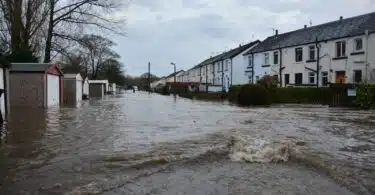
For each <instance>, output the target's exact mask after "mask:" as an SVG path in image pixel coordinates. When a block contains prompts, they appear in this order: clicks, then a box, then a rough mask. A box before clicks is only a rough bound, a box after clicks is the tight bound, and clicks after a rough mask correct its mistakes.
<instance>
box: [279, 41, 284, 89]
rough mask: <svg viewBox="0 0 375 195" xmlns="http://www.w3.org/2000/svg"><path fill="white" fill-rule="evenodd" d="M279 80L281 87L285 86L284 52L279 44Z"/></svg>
mask: <svg viewBox="0 0 375 195" xmlns="http://www.w3.org/2000/svg"><path fill="white" fill-rule="evenodd" d="M279 56H280V57H279V81H280V87H282V86H283V53H282V50H281V47H280V46H279Z"/></svg>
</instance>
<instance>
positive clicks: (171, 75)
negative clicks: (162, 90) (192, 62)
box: [165, 70, 183, 78]
mask: <svg viewBox="0 0 375 195" xmlns="http://www.w3.org/2000/svg"><path fill="white" fill-rule="evenodd" d="M180 72H183V70H179V71H177V72H175V73H172V74H170V75H168V76H166V77H165V78H170V77H173V76H174V75H177V74H178V73H180Z"/></svg>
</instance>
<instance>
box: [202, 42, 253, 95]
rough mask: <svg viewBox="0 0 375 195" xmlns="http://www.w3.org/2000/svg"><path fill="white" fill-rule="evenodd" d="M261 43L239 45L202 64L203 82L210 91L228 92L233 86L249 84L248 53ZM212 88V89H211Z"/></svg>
mask: <svg viewBox="0 0 375 195" xmlns="http://www.w3.org/2000/svg"><path fill="white" fill-rule="evenodd" d="M259 42H260V41H258V40H257V41H254V42H250V43H247V44H245V45H239V46H238V47H237V48H235V49H231V50H230V51H228V52H224V53H221V54H219V55H217V56H214V57H212V58H210V59H208V60H206V61H204V62H203V63H202V64H201V66H200V67H201V78H202V79H201V82H202V83H208V88H212V90H210V89H209V91H218V89H220V88H221V90H222V89H225V90H226V91H228V89H229V87H230V86H231V85H238V84H245V83H248V82H249V81H248V77H247V76H246V74H245V69H246V66H247V62H246V58H245V57H244V56H243V54H245V53H246V52H248V51H249V50H251V49H252V48H254V47H255V46H256V45H257V44H259ZM210 86H211V87H210Z"/></svg>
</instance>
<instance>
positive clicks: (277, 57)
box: [273, 51, 279, 64]
mask: <svg viewBox="0 0 375 195" xmlns="http://www.w3.org/2000/svg"><path fill="white" fill-rule="evenodd" d="M278 63H279V52H278V51H275V52H273V64H278Z"/></svg>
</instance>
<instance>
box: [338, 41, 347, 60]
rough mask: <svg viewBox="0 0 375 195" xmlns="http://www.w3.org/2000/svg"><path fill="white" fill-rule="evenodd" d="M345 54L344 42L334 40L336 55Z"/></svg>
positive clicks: (343, 55)
mask: <svg viewBox="0 0 375 195" xmlns="http://www.w3.org/2000/svg"><path fill="white" fill-rule="evenodd" d="M345 56H346V44H345V41H338V42H336V57H338V58H339V57H345Z"/></svg>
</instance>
